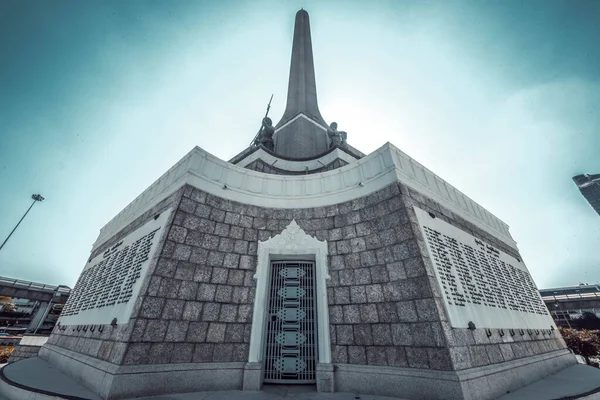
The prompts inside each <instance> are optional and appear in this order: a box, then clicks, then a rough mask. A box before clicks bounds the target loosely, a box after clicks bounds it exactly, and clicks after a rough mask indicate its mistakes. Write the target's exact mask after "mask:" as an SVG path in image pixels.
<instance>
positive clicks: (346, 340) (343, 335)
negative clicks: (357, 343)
mask: <svg viewBox="0 0 600 400" xmlns="http://www.w3.org/2000/svg"><path fill="white" fill-rule="evenodd" d="M336 334H337V336H336V339H337V340H336V344H338V345H348V344H354V333H353V330H352V325H337V329H336Z"/></svg>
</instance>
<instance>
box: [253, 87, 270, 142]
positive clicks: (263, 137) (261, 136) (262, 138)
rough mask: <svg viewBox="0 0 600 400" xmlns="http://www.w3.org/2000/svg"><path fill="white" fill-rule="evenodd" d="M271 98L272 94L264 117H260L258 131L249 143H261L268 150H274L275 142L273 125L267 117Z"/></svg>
mask: <svg viewBox="0 0 600 400" xmlns="http://www.w3.org/2000/svg"><path fill="white" fill-rule="evenodd" d="M272 100H273V95H271V98H270V99H269V104H267V112H266V113H265V116H264V118H263V119H262V124H261V127H260V129H259V130H258V133H257V134H256V136H255V137H254V140H252V143H250V145H251V146H252V145H254V146H258V145H262V146H264V147H265V148H267V149H268V150H271V151H273V150H275V142H274V141H273V134H274V133H275V128H274V127H273V121H271V118H269V117H268V115H269V110H270V109H271V101H272Z"/></svg>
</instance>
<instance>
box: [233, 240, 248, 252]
mask: <svg viewBox="0 0 600 400" xmlns="http://www.w3.org/2000/svg"><path fill="white" fill-rule="evenodd" d="M233 252H234V253H237V254H246V253H247V252H248V242H247V241H245V240H236V241H235V243H234V245H233Z"/></svg>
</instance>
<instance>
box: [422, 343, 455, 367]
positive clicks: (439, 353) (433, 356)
mask: <svg viewBox="0 0 600 400" xmlns="http://www.w3.org/2000/svg"><path fill="white" fill-rule="evenodd" d="M427 356H428V358H429V368H432V369H439V370H444V371H451V370H452V359H451V358H450V352H449V351H448V349H447V348H443V347H442V348H440V347H429V348H427Z"/></svg>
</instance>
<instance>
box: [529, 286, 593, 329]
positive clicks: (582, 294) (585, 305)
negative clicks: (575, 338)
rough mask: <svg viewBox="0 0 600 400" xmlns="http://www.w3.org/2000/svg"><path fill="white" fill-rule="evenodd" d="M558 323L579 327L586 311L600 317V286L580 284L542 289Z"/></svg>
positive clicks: (544, 298)
mask: <svg viewBox="0 0 600 400" xmlns="http://www.w3.org/2000/svg"><path fill="white" fill-rule="evenodd" d="M540 294H541V295H542V300H544V303H545V304H546V307H548V310H549V311H550V314H551V315H552V318H554V321H555V322H556V324H557V325H561V326H566V327H577V326H578V321H577V320H578V319H580V318H581V317H582V316H583V315H584V313H592V314H594V315H596V317H598V318H600V286H598V285H579V286H567V287H561V288H554V289H542V290H540Z"/></svg>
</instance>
